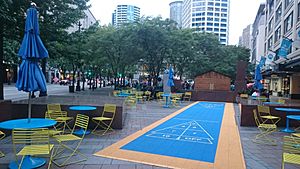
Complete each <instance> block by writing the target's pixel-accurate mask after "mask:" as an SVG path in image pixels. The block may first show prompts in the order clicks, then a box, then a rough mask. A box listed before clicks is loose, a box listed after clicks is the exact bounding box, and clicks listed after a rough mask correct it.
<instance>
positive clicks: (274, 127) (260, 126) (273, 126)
mask: <svg viewBox="0 0 300 169" xmlns="http://www.w3.org/2000/svg"><path fill="white" fill-rule="evenodd" d="M258 127H259V128H268V129H276V128H277V126H276V125H275V124H260V125H259V126H258Z"/></svg>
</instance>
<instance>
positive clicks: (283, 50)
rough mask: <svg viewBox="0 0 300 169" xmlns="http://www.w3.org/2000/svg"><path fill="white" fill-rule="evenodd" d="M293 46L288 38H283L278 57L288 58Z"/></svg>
mask: <svg viewBox="0 0 300 169" xmlns="http://www.w3.org/2000/svg"><path fill="white" fill-rule="evenodd" d="M291 45H292V41H291V40H290V39H288V38H283V39H282V41H281V46H280V49H279V51H278V56H279V57H282V58H286V57H287V55H288V52H289V50H290V47H291Z"/></svg>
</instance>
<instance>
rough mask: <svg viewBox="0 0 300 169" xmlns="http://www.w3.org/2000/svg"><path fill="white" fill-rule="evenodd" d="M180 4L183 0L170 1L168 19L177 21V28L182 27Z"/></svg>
mask: <svg viewBox="0 0 300 169" xmlns="http://www.w3.org/2000/svg"><path fill="white" fill-rule="evenodd" d="M182 5H183V1H174V2H171V3H170V19H171V20H173V21H176V22H177V24H178V25H177V26H178V27H179V28H181V27H182Z"/></svg>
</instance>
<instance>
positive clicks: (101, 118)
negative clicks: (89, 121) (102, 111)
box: [93, 117, 112, 121]
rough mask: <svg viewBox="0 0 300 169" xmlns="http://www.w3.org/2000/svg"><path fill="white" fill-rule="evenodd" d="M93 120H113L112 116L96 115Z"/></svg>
mask: <svg viewBox="0 0 300 169" xmlns="http://www.w3.org/2000/svg"><path fill="white" fill-rule="evenodd" d="M93 120H98V121H103V120H112V118H109V117H94V118H93Z"/></svg>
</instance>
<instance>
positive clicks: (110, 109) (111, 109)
mask: <svg viewBox="0 0 300 169" xmlns="http://www.w3.org/2000/svg"><path fill="white" fill-rule="evenodd" d="M116 109H117V106H116V105H115V104H104V109H103V113H116Z"/></svg>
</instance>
